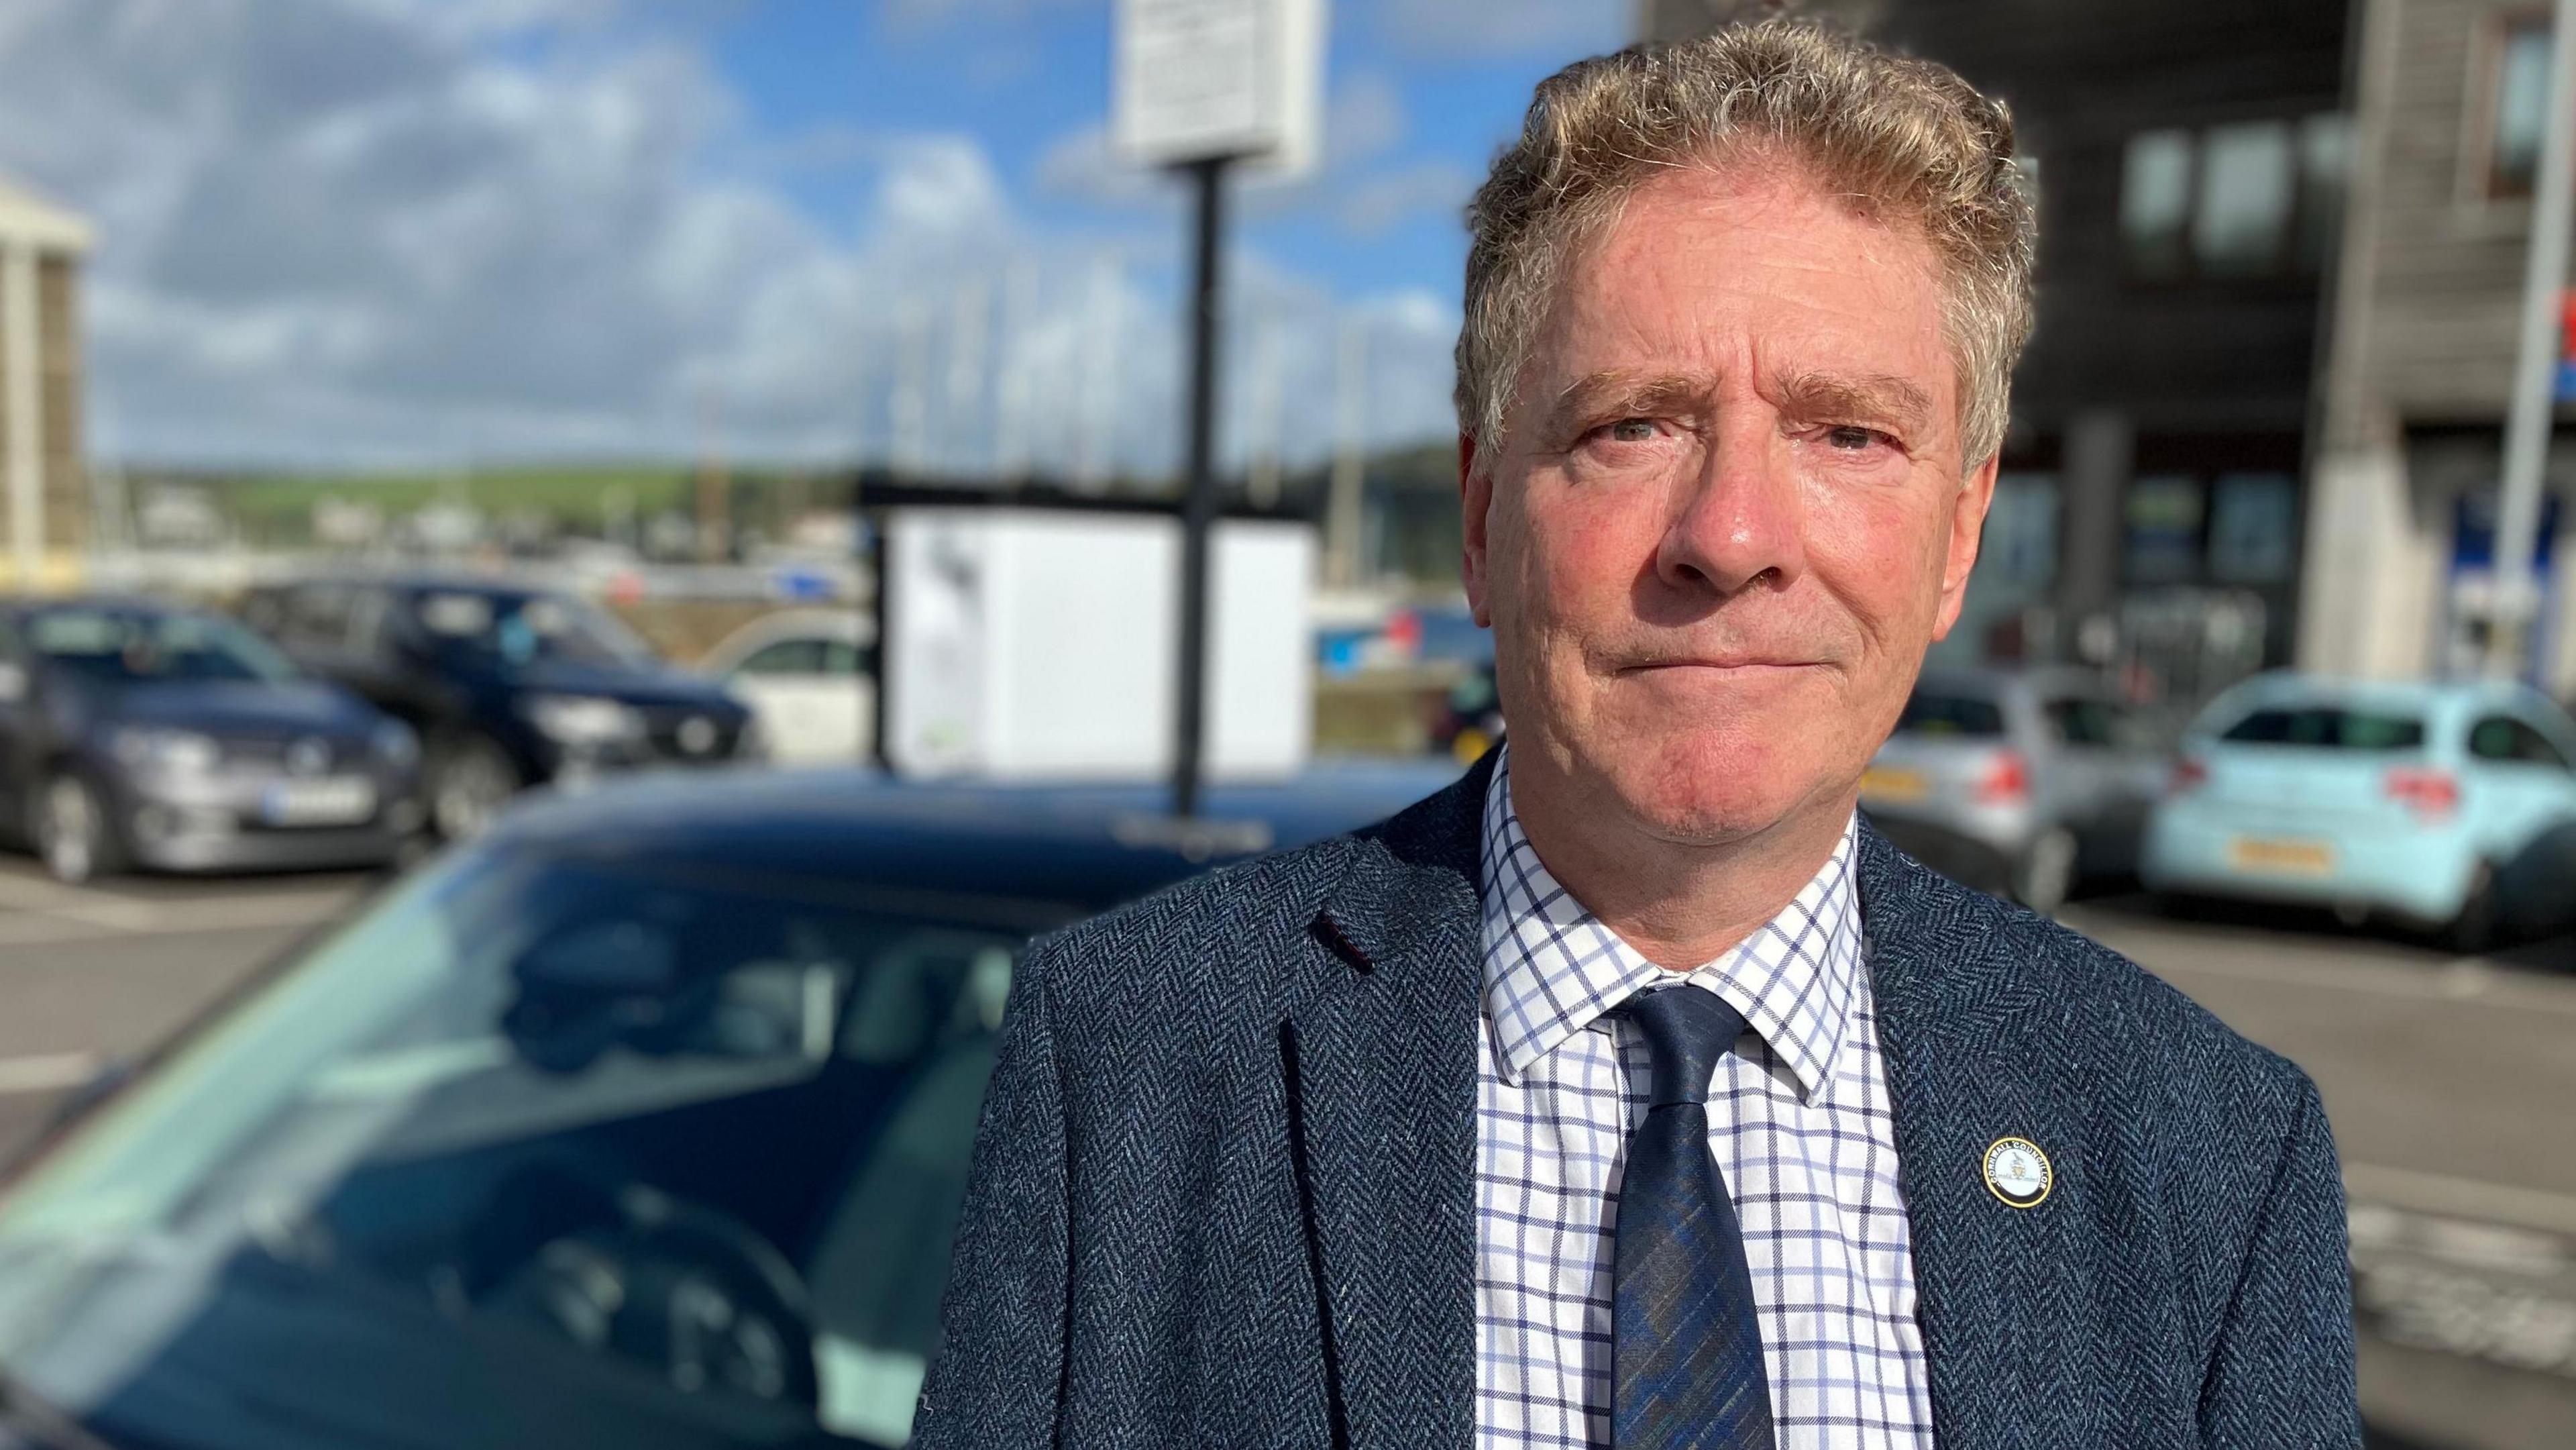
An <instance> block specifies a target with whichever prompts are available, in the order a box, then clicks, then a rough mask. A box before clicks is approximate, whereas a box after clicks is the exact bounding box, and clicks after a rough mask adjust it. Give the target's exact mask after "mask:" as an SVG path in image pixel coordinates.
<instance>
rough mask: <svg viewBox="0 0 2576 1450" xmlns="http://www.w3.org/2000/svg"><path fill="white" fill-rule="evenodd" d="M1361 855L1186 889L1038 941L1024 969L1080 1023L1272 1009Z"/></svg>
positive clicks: (1338, 851) (1211, 878) (1217, 878)
mask: <svg viewBox="0 0 2576 1450" xmlns="http://www.w3.org/2000/svg"><path fill="white" fill-rule="evenodd" d="M1361 849H1362V845H1361V842H1360V841H1359V840H1358V838H1356V837H1355V836H1351V835H1341V836H1333V837H1329V838H1327V839H1325V840H1322V841H1317V842H1313V843H1311V844H1309V845H1305V846H1300V847H1297V848H1295V849H1293V850H1288V851H1282V852H1279V853H1278V854H1276V855H1271V856H1264V857H1261V858H1259V859H1257V860H1252V861H1246V862H1242V863H1239V864H1237V865H1233V866H1227V867H1222V868H1220V869H1218V870H1215V871H1211V872H1208V873H1206V874H1204V875H1200V876H1193V877H1190V878H1189V879H1187V880H1185V881H1180V882H1177V883H1175V884H1173V885H1171V886H1167V887H1164V888H1163V889H1162V890H1160V891H1157V892H1155V893H1153V894H1152V895H1150V896H1146V897H1143V898H1141V899H1139V900H1136V901H1132V902H1129V903H1127V904H1126V905H1124V906H1119V907H1115V908H1112V909H1111V910H1109V911H1106V912H1103V913H1101V914H1100V915H1098V916H1094V917H1090V918H1087V919H1085V920H1083V921H1079V922H1075V923H1074V924H1072V925H1071V926H1067V927H1064V928H1062V929H1060V930H1057V931H1055V932H1051V933H1049V934H1047V935H1046V936H1043V937H1040V938H1039V939H1038V940H1037V941H1036V942H1035V943H1033V944H1032V945H1031V946H1030V948H1029V952H1028V957H1027V960H1026V962H1025V963H1024V965H1023V966H1022V968H1021V970H1022V972H1023V973H1025V974H1028V975H1030V976H1032V977H1033V978H1034V979H1035V981H1034V985H1035V986H1036V987H1038V988H1039V989H1041V990H1043V991H1045V993H1046V994H1047V998H1048V1003H1049V1007H1050V1009H1051V1010H1052V1011H1054V1012H1055V1013H1057V1014H1058V1015H1059V1017H1060V1018H1062V1019H1063V1020H1066V1021H1068V1022H1071V1023H1077V1024H1078V1023H1081V1022H1083V1021H1085V1020H1086V1019H1096V1020H1104V1021H1114V1020H1116V1019H1117V1018H1119V1017H1121V1016H1124V1015H1126V1014H1130V1013H1133V1012H1135V1011H1138V1010H1140V1009H1142V1008H1145V1007H1149V1006H1150V1007H1151V1008H1152V1009H1153V1011H1154V1013H1155V1014H1157V1015H1158V1016H1160V1017H1161V1018H1162V1019H1163V1020H1164V1021H1165V1022H1166V1023H1168V1022H1169V1021H1170V1020H1171V1017H1172V1014H1174V1013H1175V1012H1178V1013H1180V1014H1182V1015H1184V1016H1186V1015H1194V1014H1198V1013H1206V1012H1222V1011H1224V1010H1225V1009H1227V1008H1229V1007H1233V1006H1236V1005H1238V1004H1241V1003H1243V1002H1245V1000H1246V999H1247V998H1257V999H1263V1000H1268V999H1271V998H1272V997H1273V996H1274V995H1275V993H1276V992H1277V990H1278V985H1279V984H1278V982H1277V978H1278V976H1279V975H1280V973H1279V970H1278V968H1279V967H1280V965H1281V964H1282V962H1283V959H1284V958H1285V957H1286V956H1287V954H1288V953H1290V952H1292V951H1296V950H1299V949H1300V948H1301V944H1302V942H1303V941H1304V940H1305V939H1306V937H1307V936H1308V933H1309V929H1310V927H1311V925H1312V923H1313V921H1314V918H1315V915H1316V913H1317V912H1318V911H1319V910H1320V909H1321V907H1322V903H1323V902H1324V900H1325V899H1326V898H1327V897H1328V896H1329V895H1330V894H1331V892H1332V890H1333V888H1334V886H1335V885H1336V884H1337V883H1338V882H1339V881H1340V880H1341V879H1342V878H1343V876H1344V875H1346V874H1347V873H1348V871H1349V869H1350V866H1351V863H1352V861H1353V859H1354V858H1355V857H1356V856H1357V855H1358V854H1359V852H1360V851H1361Z"/></svg>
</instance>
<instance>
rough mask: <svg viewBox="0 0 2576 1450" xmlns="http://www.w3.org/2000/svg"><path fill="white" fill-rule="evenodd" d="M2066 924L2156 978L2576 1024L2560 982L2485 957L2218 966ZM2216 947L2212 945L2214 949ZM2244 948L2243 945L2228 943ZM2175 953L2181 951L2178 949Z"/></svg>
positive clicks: (2358, 956)
mask: <svg viewBox="0 0 2576 1450" xmlns="http://www.w3.org/2000/svg"><path fill="white" fill-rule="evenodd" d="M2067 924H2068V925H2069V926H2072V927H2074V928H2075V929H2076V930H2079V931H2082V932H2083V933H2084V934H2085V935H2087V936H2091V937H2093V938H2094V939H2095V940H2097V941H2100V942H2101V943H2102V944H2103V945H2105V946H2107V947H2110V948H2111V949H2112V950H2114V951H2117V952H2120V953H2121V954H2122V955H2124V956H2127V957H2130V958H2132V959H2133V960H2135V961H2137V963H2138V964H2139V965H2140V966H2143V967H2145V968H2146V969H2147V970H2148V971H2150V972H2153V973H2155V974H2156V975H2157V976H2160V977H2163V976H2177V975H2182V974H2185V973H2192V972H2197V973H2200V974H2201V975H2203V976H2211V977H2232V978H2235V979H2236V980H2238V981H2245V982H2265V983H2270V984H2272V985H2275V986H2283V987H2321V988H2325V989H2327V990H2330V991H2337V992H2358V993H2362V994H2364V995H2366V996H2374V997H2402V998H2405V999H2407V1000H2409V1001H2417V1002H2456V1003H2465V1004H2471V1005H2476V1006H2481V1007H2501V1008H2505V1009H2508V1010H2511V1011H2537V1012H2548V1013H2553V1014H2557V1015H2561V1016H2570V1017H2576V990H2570V989H2569V988H2570V986H2571V984H2569V983H2568V982H2567V981H2566V980H2565V979H2553V978H2550V977H2546V976H2542V975H2539V974H2537V973H2533V972H2530V971H2527V970H2525V969H2523V968H2520V967H2512V966H2504V965H2499V964H2497V963H2495V962H2492V961H2489V960H2487V959H2485V958H2482V957H2461V958H2457V959H2454V960H2451V961H2448V962H2440V963H2420V962H2407V961H2389V960H2384V959H2381V958H2377V957H2374V956H2371V955H2368V954H2365V953H2360V952H2356V953H2353V954H2351V955H2348V956H2337V957H2336V958H2335V959H2334V960H2332V961H2295V960H2282V959H2279V958H2277V957H2276V958H2273V959H2271V960H2267V961H2262V962H2249V961H2215V960H2212V959H2211V958H2210V955H2209V954H2208V953H2207V952H2204V951H2193V950H2191V948H2192V947H2196V946H2200V945H2202V943H2199V942H2188V941H2176V940H2173V939H2167V940H2166V941H2163V942H2158V943H2153V944H2150V943H2145V942H2141V941H2139V940H2138V939H2137V938H2136V937H2133V936H2131V935H2130V934H2129V933H2127V932H2123V931H2121V930H2120V929H2119V928H2118V926H2117V924H2116V923H2113V922H2109V921H2105V920H2104V919H2102V918H2100V917H2093V916H2086V917H2081V918H2078V917H2076V916H2075V915H2074V914H2073V913H2069V914H2068V920H2067ZM2218 940H2219V939H2218V938H2214V937H2213V938H2211V939H2210V941H2211V942H2213V943H2215V942H2217V941H2218ZM2230 945H2241V943H2230ZM2177 948H2180V949H2177Z"/></svg>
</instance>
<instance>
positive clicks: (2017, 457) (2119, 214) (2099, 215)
mask: <svg viewBox="0 0 2576 1450" xmlns="http://www.w3.org/2000/svg"><path fill="white" fill-rule="evenodd" d="M1765 8H1767V7H1765V6H1763V5H1760V4H1758V3H1738V0H1645V3H1644V8H1643V24H1644V28H1645V30H1646V32H1647V33H1648V34H1649V35H1651V36H1654V37H1658V38H1669V37H1677V36H1680V35H1685V34H1689V33H1693V32H1695V31H1697V30H1700V29H1702V28H1705V27H1707V26H1710V25H1712V24H1715V23H1718V22H1721V21H1724V20H1727V19H1731V18H1734V17H1735V16H1737V15H1739V14H1742V13H1745V12H1748V11H1753V12H1758V11H1761V10H1763V9H1765ZM1801 8H1803V9H1805V10H1807V11H1809V12H1811V13H1824V14H1828V15H1831V16H1834V17H1836V18H1839V19H1841V20H1843V21H1844V22H1846V23H1848V24H1851V25H1853V26H1855V27H1856V28H1859V29H1861V30H1862V31H1864V32H1865V33H1868V34H1870V35H1872V36H1873V37H1875V38H1877V39H1880V40H1883V41H1886V42H1889V43H1892V44H1894V45H1896V46H1897V47H1898V48H1900V49H1904V50H1908V51H1911V52H1914V53H1916V54H1921V55H1928V56H1931V57H1934V58H1936V59H1939V60H1941V61H1943V62H1945V63H1946V64H1949V65H1951V66H1952V67H1954V68H1956V69H1957V70H1958V71H1959V72H1960V73H1961V74H1963V75H1965V76H1966V77H1967V78H1968V79H1969V80H1970V81H1972V82H1973V83H1975V84H1976V85H1978V86H1979V87H1980V88H1982V89H1984V90H1986V91H1988V92H1989V93H1991V94H1996V95H2000V96H2003V97H2004V98H2006V100H2007V101H2008V102H2009V104H2010V105H2011V107H2012V110H2013V116H2014V120H2015V125H2016V129H2017V132H2018V140H2019V149H2020V151H2021V153H2022V156H2023V158H2024V165H2025V168H2026V177H2027V181H2028V184H2029V185H2030V186H2031V187H2032V189H2033V195H2034V199H2035V201H2036V202H2037V205H2038V208H2039V212H2040V244H2041V253H2040V260H2039V287H2040V294H2041V296H2040V312H2039V327H2038V331H2037V333H2036V335H2034V336H2033V338H2032V339H2031V345H2030V349H2029V352H2028V353H2027V354H2026V355H2025V357H2024V359H2023V362H2022V367H2021V371H2020V373H2019V375H2018V377H2017V378H2016V381H2015V391H2014V398H2013V404H2014V407H2013V427H2012V432H2011V435H2010V437H2009V438H2008V439H2007V441H2006V443H2005V448H2004V457H2003V467H2002V476H2001V478H2000V480H1999V482H1998V485H1997V498H1996V505H1995V511H1994V514H1993V517H1992V520H1991V522H1990V523H1989V525H1988V531H1987V537H1986V546H1985V558H1984V562H1983V563H1982V564H1981V566H1980V568H1979V570H1978V575H1977V578H1976V580H1975V582H1974V584H1973V585H1972V587H1971V593H1970V599H1969V604H1968V608H1967V611H1966V617H1965V618H1963V620H1962V622H1961V627H1960V629H1959V630H1958V631H1956V632H1955V633H1954V635H1953V637H1952V638H1951V640H1949V641H1947V642H1945V644H1944V645H1943V646H1942V651H1943V652H1944V653H1947V654H1951V655H1953V656H1957V657H1970V658H1973V657H1978V656H1984V657H1989V658H2006V659H2010V658H2081V659H2089V660H2092V661H2095V662H2098V663H2103V664H2118V665H2120V666H2122V667H2123V668H2125V669H2127V670H2129V671H2130V672H2132V674H2133V675H2134V676H2135V677H2136V678H2137V679H2138V680H2139V681H2140V682H2141V683H2142V685H2143V686H2144V687H2145V688H2147V689H2150V690H2153V691H2155V692H2157V693H2160V694H2163V695H2167V696H2170V697H2176V698H2179V699H2183V700H2188V699H2190V698H2193V697H2196V696H2199V695H2202V694H2205V693H2207V692H2208V691H2209V690H2211V689H2213V688H2215V687H2216V686H2218V685H2220V684H2223V683H2225V682H2226V680H2228V679H2230V678H2233V677H2234V676H2236V675H2240V674H2242V673H2244V672H2246V671H2248V670H2250V669H2253V668H2256V667H2259V666H2260V665H2261V664H2263V663H2267V662H2279V661H2281V660H2284V659H2286V658H2288V656H2289V655H2290V653H2291V651H2292V650H2293V648H2294V646H2295V642H2296V639H2297V633H2296V631H2297V617H2298V610H2299V605H2300V581H2299V566H2300V548H2299V538H2300V525H2301V518H2302V514H2303V511H2304V509H2305V506H2306V498H2305V489H2304V488H2303V486H2302V480H2303V478H2304V477H2305V475H2306V452H2307V439H2308V434H2309V424H2310V412H2311V387H2310V379H2311V376H2312V374H2313V371H2314V365H2315V358H2316V355H2317V353H2318V350H2319V347H2320V344H2321V338H2320V334H2319V321H2320V317H2321V314H2322V310H2323V308H2322V304H2323V302H2324V299H2325V298H2326V296H2327V293H2328V288H2329V280H2330V278H2331V276H2332V274H2333V272H2334V268H2335V264H2336V260H2337V256H2338V247H2337V238H2338V234H2339V230H2340V225H2341V218H2342V213H2343V209H2344V186H2345V176H2346V171H2347V162H2348V156H2349V151H2350V146H2349V136H2350V128H2349V126H2348V124H2347V121H2346V119H2345V115H2344V110H2343V93H2344V72H2345V51H2346V42H2347V36H2346V16H2347V11H2346V7H2345V5H2344V4H2343V3H2342V0H2274V3H2271V4H2267V5H2245V4H2241V3H2232V0H2166V3H2160V4H2156V5H2135V4H2126V3H2118V0H2049V3H2047V4H2045V5H2042V4H2039V3H2036V0H1817V3H1812V4H1809V5H1807V6H1804V7H1801Z"/></svg>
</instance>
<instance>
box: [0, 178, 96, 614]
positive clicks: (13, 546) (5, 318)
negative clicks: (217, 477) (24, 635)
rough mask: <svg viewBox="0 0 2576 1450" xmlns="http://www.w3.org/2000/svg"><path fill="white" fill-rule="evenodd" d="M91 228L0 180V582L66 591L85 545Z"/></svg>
mask: <svg viewBox="0 0 2576 1450" xmlns="http://www.w3.org/2000/svg"><path fill="white" fill-rule="evenodd" d="M89 246H90V227H89V223H88V222H86V221H84V220H82V219H81V218H80V217H78V216H75V215H73V214H72V213H70V212H68V211H65V210H64V209H63V208H61V207H60V206H57V205H55V204H54V203H52V202H49V201H47V200H45V199H44V198H42V197H39V196H37V195H36V194H35V193H33V192H31V191H29V190H27V189H26V188H25V187H24V186H22V185H20V184H18V183H16V182H14V181H11V180H10V179H8V178H7V177H0V499H5V500H6V507H5V508H0V543H5V547H0V583H5V584H6V586H7V587H9V588H14V589H25V588H29V587H31V586H32V587H36V588H60V587H63V586H65V585H66V584H68V583H69V582H70V581H71V580H72V579H74V578H75V577H76V575H77V571H78V569H79V559H80V551H81V548H82V546H83V545H84V544H85V543H86V542H87V534H88V516H89V508H88V491H87V488H86V486H85V483H84V471H83V467H82V461H81V460H82V440H81V419H82V398H83V394H84V388H83V368H82V363H81V346H80V303H79V298H80V268H81V261H82V259H83V257H85V256H86V255H87V254H88V252H89Z"/></svg>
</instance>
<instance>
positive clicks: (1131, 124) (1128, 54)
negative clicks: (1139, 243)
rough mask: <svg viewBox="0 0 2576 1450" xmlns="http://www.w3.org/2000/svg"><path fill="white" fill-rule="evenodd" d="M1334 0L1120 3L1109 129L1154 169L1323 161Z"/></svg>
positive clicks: (1279, 166)
mask: <svg viewBox="0 0 2576 1450" xmlns="http://www.w3.org/2000/svg"><path fill="white" fill-rule="evenodd" d="M1326 3H1327V0H1118V19H1117V34H1116V40H1115V43H1114V45H1115V54H1114V55H1113V57H1112V59H1111V62H1110V64H1111V71H1112V75H1111V81H1112V85H1111V90H1112V93H1113V95H1112V100H1111V112H1112V117H1111V119H1112V125H1111V130H1112V132H1113V133H1114V135H1115V136H1116V138H1117V144H1118V150H1119V152H1120V153H1121V154H1123V155H1125V156H1126V157H1127V158H1128V159H1129V160H1131V161H1134V162H1137V163H1138V164H1140V165H1146V166H1177V165H1180V164H1181V163H1183V162H1189V161H1204V160H1208V159H1210V158H1212V157H1218V156H1232V157H1239V158H1242V159H1244V160H1248V161H1252V162H1255V163H1257V164H1260V165H1263V166H1265V167H1268V168H1271V169H1274V170H1280V171H1291V172H1294V171H1302V170H1304V169H1305V168H1306V167H1307V166H1309V165H1311V164H1312V163H1313V161H1314V157H1315V151H1316V133H1317V131H1318V129H1319V128H1320V125H1321V121H1322V112H1323V97H1322V94H1321V92H1322V89H1323V80H1324V29H1325V10H1324V7H1325V5H1326Z"/></svg>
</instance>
